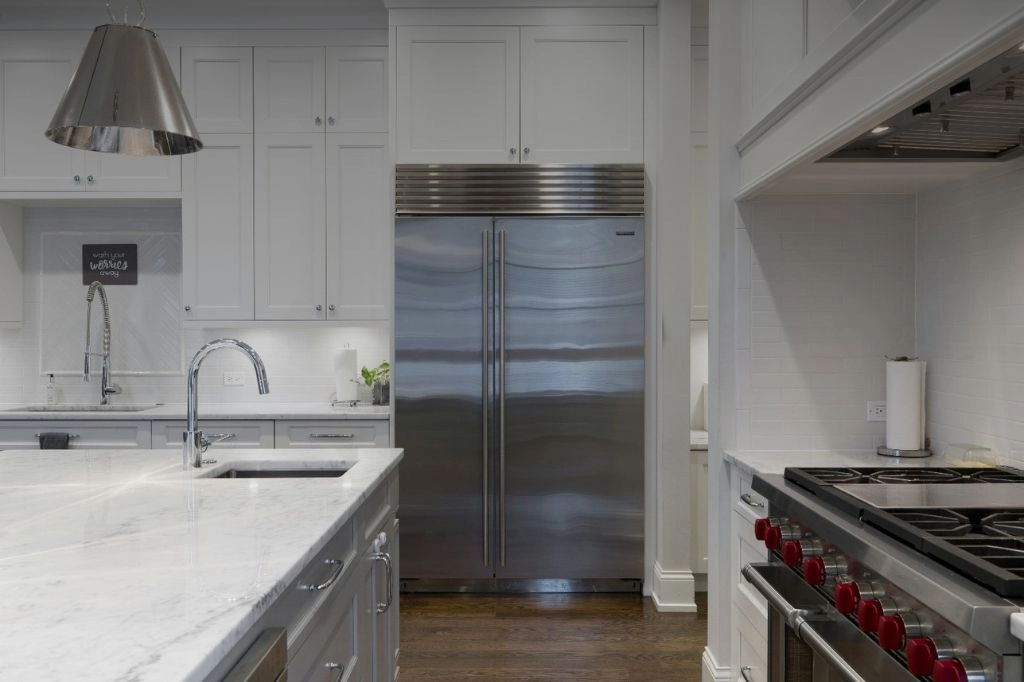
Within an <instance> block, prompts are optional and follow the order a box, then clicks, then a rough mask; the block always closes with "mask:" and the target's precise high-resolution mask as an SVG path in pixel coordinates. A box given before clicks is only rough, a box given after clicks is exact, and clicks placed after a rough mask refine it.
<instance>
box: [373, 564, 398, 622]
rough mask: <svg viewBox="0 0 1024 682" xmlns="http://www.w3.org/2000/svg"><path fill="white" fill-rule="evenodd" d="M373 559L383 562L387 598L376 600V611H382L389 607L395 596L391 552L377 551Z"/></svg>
mask: <svg viewBox="0 0 1024 682" xmlns="http://www.w3.org/2000/svg"><path fill="white" fill-rule="evenodd" d="M373 560H374V561H383V562H384V580H385V581H386V582H387V585H388V588H387V592H386V594H387V598H386V599H385V600H384V601H381V602H377V613H384V612H385V611H387V610H388V609H390V608H391V602H392V600H393V599H394V597H395V594H394V589H395V588H394V585H395V583H394V573H393V572H392V566H391V554H390V553H389V552H377V553H376V554H374V555H373Z"/></svg>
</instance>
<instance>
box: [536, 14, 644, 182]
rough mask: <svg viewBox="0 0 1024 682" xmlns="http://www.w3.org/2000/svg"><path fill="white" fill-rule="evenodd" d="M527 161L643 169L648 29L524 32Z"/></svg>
mask: <svg viewBox="0 0 1024 682" xmlns="http://www.w3.org/2000/svg"><path fill="white" fill-rule="evenodd" d="M522 50H523V52H522V54H523V91H522V116H523V132H522V145H523V156H522V159H523V162H528V163H629V162H635V163H640V162H642V161H643V150H644V90H643V84H644V46H643V28H642V27H640V26H534V27H527V28H523V47H522Z"/></svg>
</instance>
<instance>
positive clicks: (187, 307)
mask: <svg viewBox="0 0 1024 682" xmlns="http://www.w3.org/2000/svg"><path fill="white" fill-rule="evenodd" d="M191 310H192V306H190V305H187V306H185V312H186V313H187V312H191Z"/></svg>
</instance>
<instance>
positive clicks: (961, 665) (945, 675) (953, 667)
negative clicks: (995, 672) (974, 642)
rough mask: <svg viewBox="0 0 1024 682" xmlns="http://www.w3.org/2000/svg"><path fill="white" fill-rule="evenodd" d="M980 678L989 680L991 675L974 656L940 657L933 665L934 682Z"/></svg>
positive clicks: (965, 680) (968, 681) (966, 680)
mask: <svg viewBox="0 0 1024 682" xmlns="http://www.w3.org/2000/svg"><path fill="white" fill-rule="evenodd" d="M979 679H982V680H987V679H989V677H988V675H986V674H985V669H984V668H983V667H982V665H981V661H979V660H978V659H976V658H975V657H973V656H961V657H960V658H940V659H939V660H937V661H935V666H934V667H932V682H970V681H971V680H979Z"/></svg>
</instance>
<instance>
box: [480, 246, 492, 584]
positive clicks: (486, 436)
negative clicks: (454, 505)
mask: <svg viewBox="0 0 1024 682" xmlns="http://www.w3.org/2000/svg"><path fill="white" fill-rule="evenodd" d="M480 240H481V242H482V244H481V246H482V248H481V251H482V252H483V256H482V259H483V260H482V262H481V264H480V265H481V267H480V270H481V272H482V273H483V274H482V275H481V294H480V298H481V303H480V307H481V309H482V312H481V315H480V318H481V322H480V338H481V339H482V347H483V362H481V363H480V367H481V368H482V369H481V372H482V379H483V382H482V384H483V402H482V404H483V408H482V410H481V413H482V415H483V420H482V422H481V424H482V426H483V429H482V431H483V442H482V446H483V447H482V448H481V452H482V453H483V455H482V457H483V459H482V461H483V491H484V496H483V497H484V500H483V531H484V532H483V547H484V552H483V554H484V556H483V560H484V566H488V565H490V563H491V538H490V525H491V509H490V508H491V463H490V431H489V422H490V406H491V376H490V374H491V362H490V346H491V344H490V335H489V334H488V333H487V332H488V331H489V324H490V312H491V311H490V301H491V277H490V275H491V232H490V230H484V231H483V232H481V233H480Z"/></svg>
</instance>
